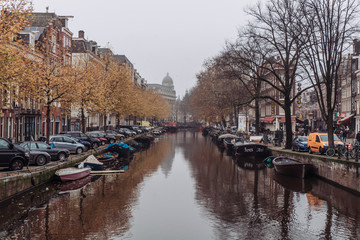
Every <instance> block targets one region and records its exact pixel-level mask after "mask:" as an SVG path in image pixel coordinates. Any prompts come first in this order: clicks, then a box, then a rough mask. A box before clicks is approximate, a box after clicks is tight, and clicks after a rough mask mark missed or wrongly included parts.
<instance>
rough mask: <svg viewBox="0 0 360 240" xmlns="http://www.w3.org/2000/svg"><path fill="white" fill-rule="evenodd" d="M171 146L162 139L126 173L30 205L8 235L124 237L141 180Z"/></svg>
mask: <svg viewBox="0 0 360 240" xmlns="http://www.w3.org/2000/svg"><path fill="white" fill-rule="evenodd" d="M170 149H171V142H169V141H159V142H157V143H155V144H154V145H153V146H152V148H151V152H150V151H144V152H141V153H139V154H138V155H136V156H135V158H136V159H135V160H133V161H132V164H131V165H130V168H129V169H128V170H127V171H126V172H125V173H124V174H117V175H106V176H101V177H100V178H99V179H98V180H96V181H93V182H90V183H88V184H87V185H85V186H84V187H82V188H80V189H76V190H70V191H65V192H60V193H59V194H56V195H54V196H53V197H52V198H50V199H49V200H48V202H47V203H45V204H43V205H41V206H38V207H33V208H30V209H29V210H28V212H27V213H26V214H25V216H23V218H24V219H22V220H21V221H18V222H14V223H11V224H14V225H16V227H15V226H14V227H12V228H7V229H5V230H7V231H8V232H9V235H8V236H7V237H9V238H11V237H14V238H16V237H19V236H21V237H20V238H22V239H84V238H91V239H109V238H111V237H112V236H118V237H121V236H123V234H124V233H125V232H126V231H127V230H128V229H129V228H130V226H131V223H130V221H129V219H131V211H132V209H133V208H134V206H135V205H136V204H137V199H138V194H139V191H140V188H141V183H142V182H143V181H144V178H146V177H147V176H149V175H151V174H152V173H153V172H155V171H156V170H157V169H158V168H159V166H160V164H161V161H162V160H163V159H164V158H165V157H166V156H167V155H168V154H169V150H170ZM8 224H9V223H8ZM4 227H5V226H2V228H4ZM3 233H4V232H3ZM5 233H6V232H5Z"/></svg>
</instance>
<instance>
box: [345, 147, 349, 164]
mask: <svg viewBox="0 0 360 240" xmlns="http://www.w3.org/2000/svg"><path fill="white" fill-rule="evenodd" d="M345 147H346V161H349V145H346V146H345Z"/></svg>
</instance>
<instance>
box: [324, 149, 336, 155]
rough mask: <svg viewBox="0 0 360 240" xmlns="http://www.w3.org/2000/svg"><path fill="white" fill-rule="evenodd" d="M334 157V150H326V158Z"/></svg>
mask: <svg viewBox="0 0 360 240" xmlns="http://www.w3.org/2000/svg"><path fill="white" fill-rule="evenodd" d="M334 155H335V149H333V148H328V150H326V156H328V157H333V156H334Z"/></svg>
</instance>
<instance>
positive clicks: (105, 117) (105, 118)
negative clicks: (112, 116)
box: [104, 114, 107, 132]
mask: <svg viewBox="0 0 360 240" xmlns="http://www.w3.org/2000/svg"><path fill="white" fill-rule="evenodd" d="M106 120H107V116H106V114H104V132H106Z"/></svg>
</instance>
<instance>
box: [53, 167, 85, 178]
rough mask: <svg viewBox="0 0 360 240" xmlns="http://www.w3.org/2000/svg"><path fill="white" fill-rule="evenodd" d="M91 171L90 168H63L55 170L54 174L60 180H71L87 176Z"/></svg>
mask: <svg viewBox="0 0 360 240" xmlns="http://www.w3.org/2000/svg"><path fill="white" fill-rule="evenodd" d="M90 172H91V168H75V167H69V168H63V169H59V170H57V171H56V172H55V175H56V176H57V177H58V178H60V180H61V181H63V182H66V181H73V180H78V179H81V178H84V177H86V176H88V175H89V174H90Z"/></svg>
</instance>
